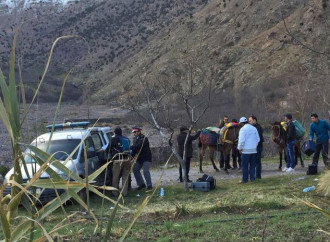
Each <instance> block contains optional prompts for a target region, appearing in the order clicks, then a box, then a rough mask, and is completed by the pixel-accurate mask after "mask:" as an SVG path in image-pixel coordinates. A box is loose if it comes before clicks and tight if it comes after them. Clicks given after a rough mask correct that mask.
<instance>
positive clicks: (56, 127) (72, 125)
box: [46, 121, 90, 130]
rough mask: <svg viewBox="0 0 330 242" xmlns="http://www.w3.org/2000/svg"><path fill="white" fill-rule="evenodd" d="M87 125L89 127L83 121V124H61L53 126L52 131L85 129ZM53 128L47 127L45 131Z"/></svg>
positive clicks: (88, 123)
mask: <svg viewBox="0 0 330 242" xmlns="http://www.w3.org/2000/svg"><path fill="white" fill-rule="evenodd" d="M88 125H90V122H88V121H84V122H67V123H63V124H55V125H54V130H56V129H65V128H86V127H87V126H88ZM52 128H53V125H52V124H50V125H47V126H46V129H48V130H51V129H52Z"/></svg>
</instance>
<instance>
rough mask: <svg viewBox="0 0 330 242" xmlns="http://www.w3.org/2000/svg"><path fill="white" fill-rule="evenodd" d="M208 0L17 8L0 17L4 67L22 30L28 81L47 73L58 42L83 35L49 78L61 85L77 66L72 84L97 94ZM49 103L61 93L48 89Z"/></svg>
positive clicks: (64, 50) (56, 61) (68, 43)
mask: <svg viewBox="0 0 330 242" xmlns="http://www.w3.org/2000/svg"><path fill="white" fill-rule="evenodd" d="M206 2H207V1H204V0H201V1H193V2H190V1H189V2H186V1H174V0H171V1H166V2H164V1H160V0H153V1H146V0H139V1H135V0H124V1H119V0H111V1H94V0H84V1H79V2H78V1H77V2H75V3H74V4H70V5H68V6H67V7H66V8H64V9H61V10H59V9H58V8H57V7H56V6H55V5H53V4H50V3H41V4H39V5H34V6H33V7H30V8H28V9H22V8H17V9H14V10H13V11H12V12H8V13H3V14H2V15H1V16H0V27H1V29H2V32H1V33H0V38H1V42H0V55H1V59H0V61H1V67H3V68H2V69H5V68H4V66H5V64H6V63H7V62H8V56H9V50H10V49H9V47H10V46H11V41H12V36H13V33H14V31H15V30H16V29H17V28H20V31H19V37H18V45H17V53H18V56H20V57H21V58H22V59H23V63H24V69H25V70H27V72H28V73H27V75H26V76H25V78H26V83H31V82H33V81H34V82H35V80H37V79H38V78H37V77H38V76H39V75H41V70H42V69H43V67H44V66H45V63H46V58H47V57H48V52H49V50H50V47H51V44H52V42H53V41H54V40H55V39H56V38H57V37H59V36H61V35H79V36H80V38H71V39H66V40H63V41H61V42H60V43H59V45H58V46H57V47H56V49H55V52H54V55H53V59H52V65H51V66H50V73H49V76H50V77H51V78H55V79H56V80H57V81H54V82H51V83H50V84H51V85H53V86H54V88H56V86H58V83H59V82H61V81H62V79H63V76H64V74H65V73H66V72H68V71H69V69H70V68H73V72H72V75H71V77H72V79H71V80H70V83H71V84H73V85H74V87H77V90H74V91H75V92H78V93H79V94H80V96H81V95H82V90H83V89H84V88H83V86H87V87H89V88H92V90H97V89H99V88H100V86H99V82H101V81H103V80H104V78H105V76H104V74H103V72H104V71H105V70H106V71H107V72H109V73H111V72H113V71H115V70H116V69H117V68H118V67H119V66H122V65H123V63H125V62H126V61H127V60H128V59H129V58H130V57H131V56H133V55H134V54H135V53H137V52H139V51H140V50H142V49H144V48H145V47H146V46H147V45H148V43H149V42H150V40H152V39H153V38H155V37H156V36H157V35H158V34H159V33H160V32H161V31H162V30H163V28H166V27H169V26H171V25H175V24H176V23H177V22H178V21H179V20H180V19H183V18H185V17H187V16H190V15H191V14H192V13H194V12H196V11H197V10H198V9H199V8H201V7H203V6H204V5H205V3H206ZM43 93H44V95H42V98H46V101H49V99H50V96H49V95H53V96H54V98H56V94H53V93H49V92H47V89H45V90H43ZM46 93H47V94H46Z"/></svg>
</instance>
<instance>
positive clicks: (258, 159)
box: [256, 145, 263, 179]
mask: <svg viewBox="0 0 330 242" xmlns="http://www.w3.org/2000/svg"><path fill="white" fill-rule="evenodd" d="M262 149H263V146H262V145H261V146H260V147H259V146H258V147H257V154H256V178H258V179H261V168H262V167H261V153H262Z"/></svg>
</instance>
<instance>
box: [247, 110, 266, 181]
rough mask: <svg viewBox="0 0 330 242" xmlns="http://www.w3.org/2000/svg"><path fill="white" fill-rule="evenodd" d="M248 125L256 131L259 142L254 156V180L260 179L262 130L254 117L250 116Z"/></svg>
mask: <svg viewBox="0 0 330 242" xmlns="http://www.w3.org/2000/svg"><path fill="white" fill-rule="evenodd" d="M249 123H250V124H251V125H253V126H254V127H255V128H256V129H257V130H258V134H259V138H260V141H259V143H258V146H257V155H256V179H261V169H262V165H261V153H262V150H263V142H264V136H263V133H264V130H263V129H262V127H261V125H260V124H259V123H258V119H257V117H256V116H250V117H249Z"/></svg>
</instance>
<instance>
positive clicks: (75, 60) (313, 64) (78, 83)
mask: <svg viewBox="0 0 330 242" xmlns="http://www.w3.org/2000/svg"><path fill="white" fill-rule="evenodd" d="M328 5H329V1H328V0H322V1H319V0H304V1H303V0H292V1H272V0H248V1H239V0H221V1H219V0H211V1H203V0H201V1H184V0H181V1H173V0H171V1H157V0H152V1H146V0H138V1H136V0H125V1H119V0H111V1H91V0H85V1H80V2H78V3H76V4H71V5H70V6H68V7H67V8H65V9H64V10H63V11H58V9H56V8H55V7H54V6H53V7H52V6H47V7H43V6H38V7H34V8H30V9H27V10H24V11H23V12H15V11H13V12H12V13H8V14H5V15H2V16H1V17H0V18H1V19H0V20H1V22H0V27H1V29H3V31H2V32H1V33H0V35H1V36H0V37H1V42H0V53H1V58H2V59H1V62H0V63H1V64H0V65H1V66H2V67H4V66H5V63H6V62H7V58H6V57H8V56H9V54H8V53H9V49H8V46H10V42H11V37H12V34H13V31H14V30H15V28H16V27H17V26H21V30H20V33H19V44H18V55H19V56H22V58H23V63H24V65H23V69H25V71H26V75H25V77H26V79H27V82H28V85H32V86H33V85H34V84H33V83H35V80H36V79H37V77H38V75H40V74H41V70H42V67H43V65H44V63H45V61H46V58H47V53H48V51H49V48H50V45H51V43H52V41H53V40H54V39H55V38H56V37H57V36H60V35H66V34H77V35H80V36H82V37H83V39H82V38H73V39H70V40H65V41H61V42H60V44H59V45H58V46H57V47H56V51H55V53H54V56H53V60H52V65H51V69H50V73H49V74H48V76H49V78H50V79H52V80H53V81H52V82H48V85H51V86H52V87H54V89H52V92H49V91H47V90H44V92H43V94H44V95H43V96H42V97H43V98H44V100H49V99H50V96H53V100H55V98H56V92H54V91H53V90H56V87H57V86H59V85H58V83H61V81H62V79H63V75H64V73H65V72H66V71H68V70H69V69H70V68H73V72H72V74H71V78H70V80H69V83H70V85H71V86H70V87H69V91H68V93H69V96H67V97H68V98H67V99H68V100H70V98H71V99H72V95H74V94H76V96H75V97H74V99H75V100H76V99H80V100H81V101H84V100H85V99H86V98H85V97H86V96H91V97H92V101H93V102H97V103H111V102H114V101H116V100H117V97H118V96H124V95H125V93H126V92H133V93H134V90H135V88H136V86H138V85H139V84H138V83H137V82H136V80H137V79H138V78H139V76H141V75H143V74H146V73H147V76H149V77H150V78H154V79H155V80H157V77H159V76H160V75H164V74H170V73H172V72H173V71H175V70H179V69H180V68H182V65H181V64H180V63H181V62H182V58H184V56H187V55H188V54H189V53H197V54H198V58H197V59H198V60H197V59H196V61H198V62H199V65H200V67H201V68H202V69H203V70H204V71H205V73H206V76H207V78H208V79H212V80H213V82H214V84H215V88H214V90H215V95H214V97H215V99H218V100H216V102H217V103H218V105H220V106H224V105H226V106H228V105H229V106H230V107H231V108H229V111H230V110H236V112H239V111H240V110H241V111H248V112H249V110H251V111H253V110H254V111H256V110H257V111H258V112H264V111H272V112H274V111H275V112H278V113H280V112H282V110H285V109H290V110H293V109H295V110H296V109H302V106H304V107H305V106H306V105H307V106H308V105H309V106H310V107H309V108H312V107H311V106H313V105H316V104H320V105H321V106H322V109H323V110H326V108H327V107H328V106H327V103H329V98H328V97H327V95H326V93H327V91H330V90H329V85H327V84H328V74H329V52H330V50H329V45H328V44H327V43H329V40H330V28H329V23H330V20H329V18H330V7H329V6H328ZM22 23H24V24H22ZM284 23H286V26H285V25H284ZM181 71H182V70H181ZM33 81H34V82H33ZM168 81H171V80H170V79H169V80H168ZM31 83H32V84H31ZM320 87H323V88H320ZM57 90H58V88H57ZM309 95H313V96H316V97H315V98H313V100H310V99H308V102H309V103H308V104H306V103H303V102H307V99H306V100H301V99H302V98H304V97H305V96H309ZM297 96H298V97H299V98H300V99H299V102H298V101H297V100H296V99H297V98H296V97H297ZM304 110H305V109H304ZM223 112H224V110H223ZM304 112H305V111H304Z"/></svg>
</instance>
